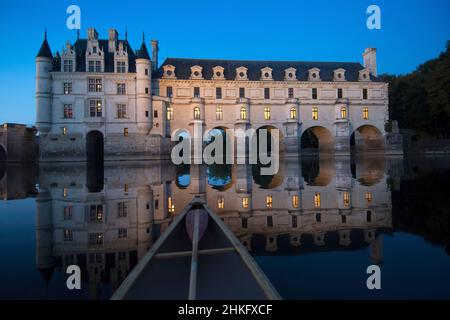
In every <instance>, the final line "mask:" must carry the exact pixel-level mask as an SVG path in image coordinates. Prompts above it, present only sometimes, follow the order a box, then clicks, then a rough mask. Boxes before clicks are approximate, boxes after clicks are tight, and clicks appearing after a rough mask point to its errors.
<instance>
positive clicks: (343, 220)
mask: <svg viewBox="0 0 450 320" xmlns="http://www.w3.org/2000/svg"><path fill="white" fill-rule="evenodd" d="M341 223H347V216H344V215H341Z"/></svg>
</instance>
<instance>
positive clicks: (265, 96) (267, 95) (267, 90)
mask: <svg viewBox="0 0 450 320" xmlns="http://www.w3.org/2000/svg"><path fill="white" fill-rule="evenodd" d="M264 99H270V88H264Z"/></svg>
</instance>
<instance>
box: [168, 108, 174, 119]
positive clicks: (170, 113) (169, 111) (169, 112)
mask: <svg viewBox="0 0 450 320" xmlns="http://www.w3.org/2000/svg"><path fill="white" fill-rule="evenodd" d="M166 115H167V120H173V108H172V107H167V110H166Z"/></svg>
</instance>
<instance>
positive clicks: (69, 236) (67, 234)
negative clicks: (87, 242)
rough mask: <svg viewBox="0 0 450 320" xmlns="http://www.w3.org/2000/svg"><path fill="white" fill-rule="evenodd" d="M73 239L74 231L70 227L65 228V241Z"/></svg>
mask: <svg viewBox="0 0 450 320" xmlns="http://www.w3.org/2000/svg"><path fill="white" fill-rule="evenodd" d="M72 240H73V232H72V230H69V229H64V241H72Z"/></svg>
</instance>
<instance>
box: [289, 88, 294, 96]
mask: <svg viewBox="0 0 450 320" xmlns="http://www.w3.org/2000/svg"><path fill="white" fill-rule="evenodd" d="M288 98H289V99H292V98H294V88H288Z"/></svg>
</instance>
